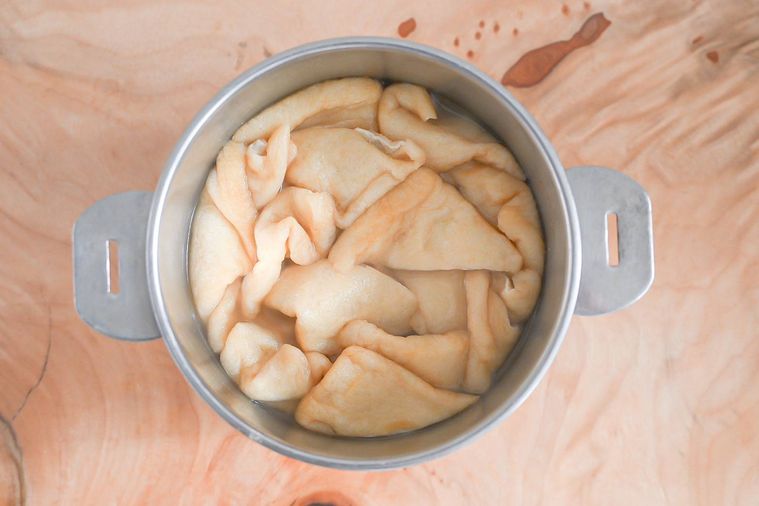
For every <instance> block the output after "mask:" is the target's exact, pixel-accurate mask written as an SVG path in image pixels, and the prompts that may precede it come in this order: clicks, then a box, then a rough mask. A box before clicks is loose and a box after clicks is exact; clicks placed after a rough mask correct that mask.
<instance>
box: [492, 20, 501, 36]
mask: <svg viewBox="0 0 759 506" xmlns="http://www.w3.org/2000/svg"><path fill="white" fill-rule="evenodd" d="M500 31H501V25H499V24H498V21H496V22H495V23H493V33H498V32H500Z"/></svg>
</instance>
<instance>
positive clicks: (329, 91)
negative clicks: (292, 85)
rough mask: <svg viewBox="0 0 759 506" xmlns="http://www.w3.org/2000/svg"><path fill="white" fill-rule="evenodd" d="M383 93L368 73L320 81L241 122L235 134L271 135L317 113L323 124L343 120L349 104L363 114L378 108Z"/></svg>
mask: <svg viewBox="0 0 759 506" xmlns="http://www.w3.org/2000/svg"><path fill="white" fill-rule="evenodd" d="M381 94H382V85H381V84H380V83H379V82H377V81H375V80H374V79H369V78H366V77H348V78H345V79H333V80H330V81H324V82H321V83H317V84H314V85H311V86H309V87H307V88H303V89H302V90H300V91H297V92H295V93H293V94H292V95H289V96H287V97H285V98H283V99H282V100H279V101H278V102H275V103H274V104H273V105H271V106H269V107H267V108H266V109H264V110H263V111H261V112H260V113H258V114H257V115H255V116H254V117H253V118H251V119H250V120H248V122H246V123H245V124H244V125H243V126H241V127H240V128H239V129H238V130H237V132H235V134H234V136H233V137H232V138H233V139H234V140H235V141H237V142H244V143H251V142H253V141H255V140H257V139H267V138H268V137H269V135H271V133H272V132H273V131H274V129H275V128H277V127H278V126H279V125H290V127H291V128H293V129H295V128H297V127H298V126H299V125H300V124H302V123H304V122H306V121H308V120H309V119H313V118H314V117H315V116H317V115H321V121H320V122H319V124H330V123H335V122H337V123H341V122H344V121H345V119H346V117H347V116H349V115H350V113H342V112H340V111H341V110H343V109H346V108H349V109H352V110H353V111H358V110H360V111H361V116H362V117H363V116H366V114H367V112H366V111H369V112H371V111H372V110H376V104H377V101H378V100H379V98H380V95H381ZM368 123H369V124H367V125H366V127H367V128H371V127H372V125H373V124H374V121H369V122H368ZM313 124H314V122H313V121H312V122H311V125H313Z"/></svg>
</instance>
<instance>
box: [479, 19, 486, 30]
mask: <svg viewBox="0 0 759 506" xmlns="http://www.w3.org/2000/svg"><path fill="white" fill-rule="evenodd" d="M479 27H480V28H485V20H483V19H481V20H480V24H479Z"/></svg>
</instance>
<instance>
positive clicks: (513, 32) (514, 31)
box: [511, 28, 519, 37]
mask: <svg viewBox="0 0 759 506" xmlns="http://www.w3.org/2000/svg"><path fill="white" fill-rule="evenodd" d="M511 33H512V34H513V35H514V37H516V36H517V35H519V28H514V29H513V30H511Z"/></svg>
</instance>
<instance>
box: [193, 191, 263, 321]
mask: <svg viewBox="0 0 759 506" xmlns="http://www.w3.org/2000/svg"><path fill="white" fill-rule="evenodd" d="M189 251H190V259H189V263H190V265H189V275H190V288H191V290H192V295H193V298H194V299H195V307H196V309H197V311H198V315H200V319H201V320H202V321H203V322H205V321H207V320H208V317H209V315H210V314H211V312H212V311H213V309H214V308H215V307H216V305H217V304H218V303H219V301H220V300H221V298H222V295H223V294H224V291H225V290H226V289H227V286H229V285H230V284H231V283H232V282H233V281H234V280H235V279H237V278H238V277H240V276H242V275H244V274H245V273H247V272H248V271H250V269H251V268H252V267H253V265H252V263H251V260H250V257H248V254H247V253H246V252H245V248H244V247H243V245H242V242H240V236H239V235H238V234H237V230H235V228H234V227H233V226H232V224H231V223H229V221H227V220H226V218H224V216H223V215H222V214H221V211H219V209H218V208H217V207H216V206H215V205H214V203H213V202H212V200H211V197H210V196H209V195H208V192H206V191H204V192H203V194H202V195H201V197H200V202H199V203H198V207H197V209H196V210H195V216H194V218H193V221H192V231H191V233H190V246H189Z"/></svg>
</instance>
